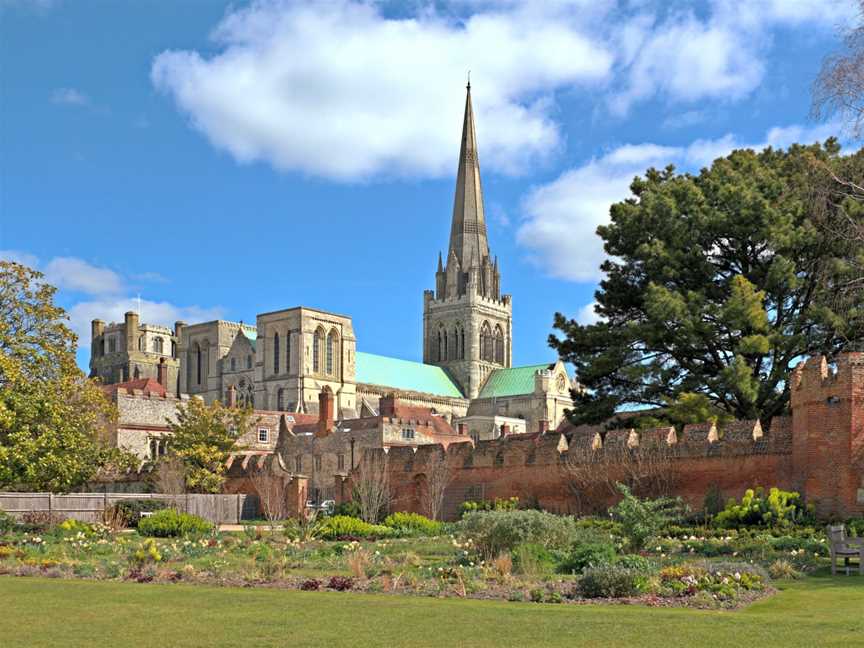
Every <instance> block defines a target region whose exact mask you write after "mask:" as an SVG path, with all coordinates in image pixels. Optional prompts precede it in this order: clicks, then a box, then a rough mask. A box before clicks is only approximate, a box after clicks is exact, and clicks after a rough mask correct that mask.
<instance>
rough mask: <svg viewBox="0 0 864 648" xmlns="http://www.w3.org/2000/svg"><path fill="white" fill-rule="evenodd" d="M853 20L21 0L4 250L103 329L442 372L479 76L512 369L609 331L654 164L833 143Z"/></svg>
mask: <svg viewBox="0 0 864 648" xmlns="http://www.w3.org/2000/svg"><path fill="white" fill-rule="evenodd" d="M853 16H854V5H853V4H852V3H851V2H850V3H844V2H842V0H841V1H831V2H828V1H826V2H817V1H815V0H814V1H810V0H773V1H772V0H764V1H759V0H756V1H754V2H749V3H733V2H705V3H683V2H657V3H652V2H650V1H639V2H635V1H634V2H617V3H616V2H612V1H609V2H602V1H599V2H598V1H596V0H595V1H591V2H588V1H584V2H578V1H577V2H560V3H538V2H520V1H517V0H513V1H510V2H500V3H493V2H467V1H462V2H453V3H434V4H432V3H424V2H410V3H408V2H404V3H397V2H385V3H365V4H357V3H352V2H347V1H344V2H343V1H334V2H316V3H296V2H257V3H246V2H233V3H226V2H216V1H213V2H209V1H203V0H202V1H194V2H193V1H191V0H188V1H184V2H156V1H153V2H135V3H132V2H95V1H93V2H91V1H86V0H81V1H76V2H72V1H71V0H53V1H52V0H39V1H32V0H31V1H27V0H0V67H2V70H3V72H2V76H0V83H2V87H0V92H2V97H0V99H2V105H0V111H2V112H0V182H2V184H0V250H2V255H3V256H5V257H7V258H14V259H18V260H22V261H26V262H27V263H30V264H32V265H34V266H36V267H38V268H39V269H40V270H42V271H43V272H45V273H46V275H47V276H48V278H49V280H51V281H52V282H53V283H55V284H56V285H58V286H59V288H60V291H59V293H58V301H59V302H60V303H61V304H62V305H63V306H64V307H66V308H67V309H68V310H69V312H70V315H71V318H72V323H73V326H74V328H75V329H76V330H77V331H78V332H79V333H80V334H82V339H81V350H80V352H79V360H80V361H81V364H82V366H85V365H86V361H87V358H88V356H89V348H88V344H89V340H88V339H87V335H88V331H89V321H90V319H91V318H93V317H101V318H103V319H106V320H108V321H111V320H120V319H122V314H123V312H124V311H126V310H129V309H130V308H136V307H137V306H136V298H137V296H138V295H139V294H140V296H141V300H142V308H141V310H142V317H143V319H144V320H145V321H151V322H155V323H164V324H169V325H170V324H172V323H173V321H174V320H175V319H177V318H182V319H185V320H187V321H190V322H191V321H201V320H203V319H211V318H214V317H222V318H225V319H231V320H244V321H247V322H252V321H254V319H255V315H256V313H259V312H267V311H271V310H276V309H279V308H286V307H291V306H295V305H299V304H304V305H309V306H314V307H318V308H322V309H326V310H332V311H335V312H339V313H346V314H349V315H351V316H352V317H353V318H354V326H355V330H356V333H357V338H358V348H359V349H360V350H363V351H368V352H373V353H382V354H388V355H393V356H396V357H401V358H408V359H420V357H421V326H422V294H423V290H424V289H426V288H432V287H433V286H434V270H435V264H436V260H437V255H438V251H439V250H442V249H443V248H445V247H446V245H447V237H448V233H449V225H450V215H451V210H452V200H453V182H454V175H455V172H456V162H457V154H458V139H459V135H460V132H459V131H460V126H461V112H462V106H463V101H464V85H465V78H466V75H467V71H468V70H471V79H472V92H473V96H474V108H475V113H476V115H477V133H478V143H479V147H480V163H481V169H482V173H483V181H484V192H485V197H486V211H487V217H488V220H489V236H490V242H491V246H492V250H493V253H495V254H497V255H498V256H499V262H500V266H501V273H502V289H503V290H504V291H506V292H509V293H512V294H513V303H514V306H513V317H514V339H515V343H514V358H513V359H514V363H515V364H529V363H533V362H538V361H544V360H546V359H552V357H553V356H552V352H551V350H550V349H549V348H548V346H547V343H546V337H547V335H548V334H549V332H550V326H551V321H552V316H553V314H554V313H555V312H556V311H562V312H565V313H567V314H569V315H572V316H578V317H580V318H581V319H583V320H585V321H588V320H590V319H591V317H592V313H591V302H592V299H593V292H594V289H595V287H596V282H597V279H598V275H597V266H598V265H599V263H600V261H601V260H602V258H603V252H602V247H601V246H600V243H599V240H598V239H597V237H596V236H595V235H594V230H595V228H596V226H597V225H598V224H600V223H602V222H603V221H604V219H606V218H607V216H608V206H609V204H610V203H611V202H613V201H615V200H620V199H623V198H624V197H626V195H627V185H628V184H629V181H630V179H632V177H633V176H634V175H636V174H639V173H642V172H644V170H645V169H646V168H647V167H649V166H665V165H666V164H668V163H674V164H675V165H676V166H677V167H678V168H680V169H684V170H698V169H699V168H700V167H701V166H704V165H705V164H708V163H710V161H711V160H712V159H713V158H714V157H717V156H719V155H724V154H726V153H728V152H729V151H730V150H732V149H733V148H736V147H741V146H752V147H760V146H764V145H766V144H772V145H775V146H786V145H788V144H789V143H791V142H793V141H813V140H815V139H824V138H825V137H827V136H828V135H830V134H834V133H835V132H836V130H837V129H836V128H835V125H834V124H832V123H814V122H811V121H808V119H807V113H808V108H809V100H810V95H809V91H810V84H811V82H812V79H813V78H814V76H815V74H816V71H817V70H818V67H819V65H820V62H821V60H822V58H823V57H824V56H825V55H826V54H828V53H829V52H831V51H832V50H834V49H835V48H836V47H837V46H838V44H839V38H838V28H839V27H842V26H844V25H848V24H849V22H850V21H851V19H852V17H853Z"/></svg>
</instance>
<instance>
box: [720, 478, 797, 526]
mask: <svg viewBox="0 0 864 648" xmlns="http://www.w3.org/2000/svg"><path fill="white" fill-rule="evenodd" d="M808 517H809V515H808V512H807V510H806V509H805V508H804V504H803V502H802V500H801V496H800V495H799V494H798V493H796V492H793V491H783V490H780V489H779V488H771V489H770V490H769V491H768V495H765V491H764V489H762V488H757V489H755V490H754V489H752V488H748V489H747V490H746V491H745V492H744V496H743V497H742V498H741V503H740V504H739V503H737V502H736V501H735V500H734V499H730V500H729V502H728V503H727V504H726V508H725V509H723V510H722V511H720V513H718V514H717V515H716V516H715V517H714V523H715V524H717V525H718V526H721V527H729V528H733V529H734V528H738V527H747V526H768V527H777V526H789V525H792V524H795V523H797V522H801V521H803V520H804V519H806V518H808Z"/></svg>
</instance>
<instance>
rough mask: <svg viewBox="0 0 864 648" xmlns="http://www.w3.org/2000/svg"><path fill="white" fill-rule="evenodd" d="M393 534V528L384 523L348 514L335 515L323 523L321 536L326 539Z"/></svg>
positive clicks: (382, 536)
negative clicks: (371, 522) (369, 521)
mask: <svg viewBox="0 0 864 648" xmlns="http://www.w3.org/2000/svg"><path fill="white" fill-rule="evenodd" d="M391 535H393V529H391V528H390V527H387V526H384V525H383V524H369V523H368V522H364V521H363V520H361V519H359V518H354V517H348V516H347V515H334V516H333V517H329V518H327V519H326V520H325V521H324V523H323V524H322V525H321V537H322V538H324V539H326V540H338V539H341V538H386V537H387V536H391Z"/></svg>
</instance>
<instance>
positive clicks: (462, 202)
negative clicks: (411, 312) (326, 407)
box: [423, 83, 513, 398]
mask: <svg viewBox="0 0 864 648" xmlns="http://www.w3.org/2000/svg"><path fill="white" fill-rule="evenodd" d="M512 339H513V335H512V305H511V300H510V295H501V275H500V273H499V272H498V259H497V258H495V259H494V260H493V258H492V257H491V255H490V253H489V241H488V239H487V236H486V219H485V216H484V213H483V189H482V186H481V183H480V161H479V159H478V157H477V137H476V134H475V132H474V110H473V108H472V106H471V84H470V83H469V84H468V88H467V94H466V98H465V118H464V121H463V124H462V146H461V148H460V151H459V171H458V173H457V175H456V196H455V198H454V201H453V222H452V224H451V226H450V246H449V248H448V250H447V259H446V263H445V261H444V259H443V258H442V256H441V254H440V253H439V254H438V270H437V272H436V273H435V290H434V291H432V290H427V291H426V292H425V293H424V296H423V361H424V362H426V363H428V364H435V365H439V366H441V367H443V368H444V369H445V370H446V371H448V372H449V373H450V374H451V376H452V377H453V378H454V379H455V380H456V381H457V382H458V383H459V385H460V386H461V388H462V392H463V394H464V395H465V396H466V397H467V398H476V397H477V394H478V393H479V392H480V388H481V387H482V386H483V383H484V382H485V381H486V378H487V377H488V376H489V373H490V372H491V371H492V370H493V369H498V368H500V367H509V366H510V364H511V357H512V353H511V343H512Z"/></svg>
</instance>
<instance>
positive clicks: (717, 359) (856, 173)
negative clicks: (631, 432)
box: [550, 140, 864, 425]
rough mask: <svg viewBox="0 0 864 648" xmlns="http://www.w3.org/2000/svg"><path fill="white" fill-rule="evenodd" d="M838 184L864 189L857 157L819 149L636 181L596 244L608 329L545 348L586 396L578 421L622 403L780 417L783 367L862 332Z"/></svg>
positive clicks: (862, 215) (849, 204)
mask: <svg viewBox="0 0 864 648" xmlns="http://www.w3.org/2000/svg"><path fill="white" fill-rule="evenodd" d="M838 177H841V178H846V179H847V180H849V181H851V182H855V183H858V184H859V185H860V184H861V183H862V177H864V152H860V151H859V152H858V153H856V154H855V155H852V156H846V157H844V156H841V155H840V154H839V146H838V145H837V143H836V141H835V140H828V141H827V142H826V143H825V145H824V146H822V145H819V144H815V145H812V146H806V147H805V146H799V145H794V146H792V147H790V148H789V149H788V150H785V151H784V150H777V149H771V148H768V149H765V150H764V151H762V152H760V153H756V152H754V151H752V150H738V151H734V152H733V153H731V154H730V155H729V156H728V157H725V158H720V159H718V160H715V161H714V163H713V164H712V165H711V167H710V168H706V169H703V170H702V171H701V172H700V173H699V174H698V175H696V176H692V175H689V174H683V175H681V174H677V173H675V171H674V168H673V167H671V166H670V167H667V168H666V169H664V170H662V171H660V170H656V169H649V170H648V171H647V172H646V173H645V176H644V177H639V178H636V179H635V180H634V181H633V183H632V184H631V191H632V194H633V195H632V197H630V198H628V199H627V200H625V201H623V202H620V203H616V204H614V205H612V207H611V210H610V211H611V222H610V223H609V224H608V225H603V226H600V227H599V228H598V230H597V232H598V234H599V235H600V236H601V237H602V239H603V241H604V244H605V250H606V252H607V253H608V254H609V256H610V258H609V259H608V260H607V261H605V262H604V263H603V265H602V270H603V272H604V273H605V278H604V279H603V281H602V282H601V285H600V289H599V290H598V291H597V293H596V301H597V304H598V305H597V312H598V313H599V314H600V315H601V316H602V320H601V321H599V322H597V323H595V324H589V325H582V324H579V323H578V322H577V321H575V320H569V319H567V318H565V317H564V316H563V315H561V314H560V313H559V314H557V315H556V316H555V327H556V328H557V329H558V330H559V331H560V332H561V333H562V334H563V336H562V337H560V338H559V337H557V336H555V335H553V336H550V344H551V345H552V346H553V347H554V348H555V349H556V350H557V351H558V353H559V355H560V357H561V358H562V360H564V361H566V362H571V363H573V364H574V365H575V367H576V373H577V374H578V376H579V380H580V382H581V383H582V385H583V386H584V387H585V390H584V391H582V392H580V393H574V398H575V399H576V402H577V407H576V408H575V409H574V410H573V412H572V413H571V414H570V418H571V420H572V421H573V422H574V423H576V424H581V423H601V422H604V421H607V420H608V419H609V418H610V417H611V416H612V415H613V414H614V413H615V412H616V410H618V409H619V408H620V407H621V406H622V405H625V404H636V405H643V406H650V407H653V408H656V409H655V410H654V411H652V412H651V414H650V416H652V417H654V418H655V419H661V420H665V421H668V422H671V423H687V422H704V421H707V420H712V419H713V420H717V419H718V418H720V417H723V416H731V417H734V418H740V419H755V418H759V419H762V420H766V419H769V418H771V417H773V416H776V415H779V414H783V413H784V412H785V411H786V410H787V408H788V403H789V388H788V381H787V380H786V378H787V373H788V370H789V367H790V366H791V365H792V364H794V363H795V362H796V361H797V359H798V358H800V357H802V356H806V355H809V354H813V353H825V354H828V355H834V354H836V353H838V352H840V351H841V350H844V349H849V348H853V347H855V345H857V344H858V343H859V342H860V341H861V339H862V333H864V308H862V307H864V293H862V292H861V290H860V288H855V289H854V290H853V289H852V287H853V286H858V285H859V283H860V277H861V276H862V268H864V263H862V260H864V253H862V246H861V239H860V236H858V237H856V236H848V237H838V236H837V234H836V231H837V227H836V225H837V224H838V223H839V222H840V221H843V222H844V223H848V225H849V229H852V230H854V231H856V232H860V228H861V226H862V224H864V202H862V201H860V200H855V199H854V198H853V197H850V196H848V195H847V193H846V192H845V191H844V190H843V189H844V187H842V186H840V184H838V181H837V180H836V178H838ZM841 287H844V290H842V291H840V292H842V294H843V298H842V299H838V288H841ZM845 287H848V288H849V289H848V290H846V289H845ZM628 425H633V422H632V420H629V419H628Z"/></svg>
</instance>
